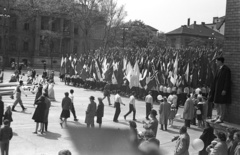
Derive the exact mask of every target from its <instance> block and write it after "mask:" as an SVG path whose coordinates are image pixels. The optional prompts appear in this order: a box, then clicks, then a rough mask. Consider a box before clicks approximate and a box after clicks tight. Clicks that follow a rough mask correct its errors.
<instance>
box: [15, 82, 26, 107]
mask: <svg viewBox="0 0 240 155" xmlns="http://www.w3.org/2000/svg"><path fill="white" fill-rule="evenodd" d="M22 86H23V81H20V82H19V85H18V86H17V87H16V89H15V92H14V93H16V100H15V102H14V103H13V106H12V111H16V110H15V109H14V108H15V106H16V105H17V104H18V103H19V104H20V105H21V107H22V110H23V111H25V110H26V109H27V108H25V107H24V106H23V103H22V98H21V94H22V93H23V94H24V95H25V96H26V97H27V94H25V92H24V90H23V88H22Z"/></svg>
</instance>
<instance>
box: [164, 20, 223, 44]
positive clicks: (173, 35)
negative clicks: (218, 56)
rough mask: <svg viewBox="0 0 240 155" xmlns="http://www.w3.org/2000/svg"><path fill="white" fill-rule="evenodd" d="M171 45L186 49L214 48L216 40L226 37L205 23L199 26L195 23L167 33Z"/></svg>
mask: <svg viewBox="0 0 240 155" xmlns="http://www.w3.org/2000/svg"><path fill="white" fill-rule="evenodd" d="M166 36H167V39H168V42H169V45H170V46H171V47H174V48H184V47H188V46H196V45H202V46H208V47H214V45H215V43H216V40H223V39H224V36H223V35H222V34H220V33H219V32H216V31H214V30H213V29H211V28H209V27H208V26H206V25H205V23H204V22H202V23H201V24H197V23H196V21H194V23H193V24H191V25H190V19H188V24H187V25H183V26H181V27H179V28H177V29H175V30H173V31H170V32H168V33H166Z"/></svg>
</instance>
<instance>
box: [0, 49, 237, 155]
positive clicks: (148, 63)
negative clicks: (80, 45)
mask: <svg viewBox="0 0 240 155" xmlns="http://www.w3.org/2000/svg"><path fill="white" fill-rule="evenodd" d="M111 50H112V49H111ZM111 50H110V51H108V52H106V53H104V54H105V55H104V56H110V57H108V58H103V55H101V53H102V52H100V51H96V52H95V53H93V54H95V55H96V57H95V58H94V59H92V60H94V61H91V62H90V63H89V62H88V61H89V60H87V59H85V57H83V58H81V59H82V62H81V61H76V60H74V59H75V58H70V59H69V58H67V59H65V60H64V62H62V64H61V66H62V72H61V74H60V78H61V79H62V81H64V82H65V84H66V85H72V86H73V87H75V88H76V87H83V88H85V89H99V90H102V91H103V97H99V98H97V100H98V104H97V103H96V101H95V97H94V96H90V97H89V104H88V106H87V109H86V114H85V123H86V126H87V127H91V128H94V127H95V117H97V119H96V122H97V123H98V124H99V128H101V127H102V125H103V123H104V120H103V117H104V106H105V105H104V103H103V100H104V99H105V98H107V100H108V105H109V106H112V105H113V106H114V108H115V113H114V115H113V119H112V121H113V122H115V123H118V122H119V120H118V118H119V115H120V114H121V106H122V105H123V106H126V104H125V103H123V102H122V96H125V97H129V105H128V106H129V111H128V112H127V113H126V114H123V118H124V119H125V120H127V117H128V116H129V115H130V114H131V113H133V117H132V121H130V122H129V126H130V130H131V131H132V133H133V135H134V136H133V138H132V142H133V145H134V146H136V147H137V148H138V149H139V150H141V151H143V152H144V151H146V149H145V148H146V147H150V146H149V145H153V146H154V147H156V148H158V149H159V146H160V144H161V143H160V140H159V139H158V138H157V132H158V130H159V129H160V130H162V131H168V130H169V128H171V127H173V124H174V119H175V118H176V117H177V115H179V113H178V109H179V106H183V113H182V116H183V119H184V120H185V122H184V125H183V126H182V127H181V128H180V130H179V136H176V137H174V138H173V139H172V140H171V141H175V140H176V147H175V149H174V155H188V154H189V152H188V148H189V145H190V136H189V135H188V133H187V130H188V129H191V124H192V125H197V126H198V127H199V128H204V131H203V134H202V135H201V136H200V139H201V140H202V141H203V143H204V148H203V149H202V150H200V152H199V155H208V154H210V155H219V154H222V155H239V154H240V134H239V132H237V131H234V133H233V132H231V135H228V136H226V135H225V134H224V133H222V132H218V133H216V136H215V134H214V132H213V128H212V127H211V126H210V124H209V123H208V122H206V119H207V118H211V117H212V106H213V102H214V103H216V105H215V106H216V108H217V109H218V115H217V117H216V118H214V119H213V121H215V122H216V123H222V122H223V119H224V114H223V113H224V106H223V104H226V103H228V95H229V93H228V92H229V89H230V86H225V85H224V86H225V87H224V88H221V87H219V86H218V85H219V79H220V78H221V76H224V77H226V76H227V75H228V74H229V70H228V68H227V67H226V66H225V65H224V58H223V57H218V58H217V59H216V62H217V66H216V67H218V68H217V69H216V71H215V77H211V74H213V73H212V70H210V69H213V68H212V67H213V66H215V65H214V64H212V62H211V60H212V59H213V58H214V57H215V56H214V55H216V51H208V50H207V49H202V50H200V49H192V48H190V49H185V50H179V51H178V50H176V51H175V50H173V49H165V50H160V53H161V55H158V59H155V58H154V54H156V50H154V49H153V50H151V51H146V50H142V49H141V50H140V51H138V52H136V51H131V52H130V54H129V53H126V51H114V52H111ZM114 50H116V49H114ZM128 52H129V51H128ZM191 52H193V53H191ZM208 52H209V53H208ZM109 53H111V54H110V55H109ZM112 53H113V54H112ZM117 53H118V54H117ZM119 53H121V54H126V55H128V60H127V59H126V61H128V62H124V63H122V64H125V65H123V66H122V67H120V66H121V64H120V63H121V60H123V59H125V58H123V57H121V56H120V54H119ZM133 53H136V54H133ZM157 53H158V52H157ZM189 54H190V55H192V56H196V59H194V60H193V61H192V60H191V59H190V57H187V58H186V60H185V59H184V57H186V56H187V55H188V56H189ZM116 55H117V56H116ZM115 56H116V57H115ZM70 57H71V56H70ZM87 57H89V56H87ZM101 57H102V58H103V59H102V60H103V61H102V64H101V63H99V61H98V60H100V59H101ZM90 58H91V56H90ZM111 58H112V60H110V59H111ZM122 58H123V59H122ZM104 59H105V60H104ZM214 59H215V58H214ZM70 60H71V61H70ZM135 60H136V61H135ZM138 60H139V61H138ZM205 60H209V61H207V63H209V65H210V66H211V67H210V69H209V67H207V68H205V67H204V66H201V65H202V64H201V63H202V62H204V61H205ZM104 61H105V62H104ZM132 61H135V65H134V67H132V68H131V67H130V66H131V64H134V62H132ZM80 63H82V64H81V65H80V66H79V64H80ZM88 63H89V64H90V66H89V70H88V66H87V65H88ZM184 63H185V64H184ZM69 64H70V66H69ZM114 64H115V65H114ZM116 64H117V65H116ZM127 64H129V65H127ZM176 64H177V65H176ZM186 64H187V65H186ZM190 64H191V65H190ZM105 65H106V68H104V67H105ZM94 66H95V68H94ZM124 66H125V67H126V68H127V67H130V70H128V71H127V69H125V71H124ZM136 66H138V67H136ZM139 66H142V68H141V67H139ZM162 66H164V67H162ZM184 66H185V67H186V68H185V69H186V70H185V71H186V72H185V71H184V72H183V70H184V69H182V67H183V68H184ZM189 66H191V67H189ZM111 67H112V72H110V73H109V70H111ZM114 67H116V68H115V69H113V68H114ZM140 68H141V73H143V74H142V75H140V74H139V75H140V76H141V77H142V78H139V80H138V81H137V85H134V84H133V83H134V82H133V81H132V80H133V79H131V77H134V76H135V72H134V71H136V70H138V69H139V71H140ZM104 69H105V73H104V72H103V71H101V72H100V70H104ZM154 69H155V70H154ZM203 69H204V70H207V71H208V72H207V73H205V72H204V71H203ZM63 70H64V71H63ZM145 70H146V71H147V73H146V74H148V75H149V77H150V79H149V80H145V85H144V84H142V83H143V82H142V81H144V80H143V79H144V77H146V76H144V73H145ZM149 70H151V71H149ZM181 70H182V71H181ZM190 70H192V71H190ZM209 70H210V71H209ZM187 71H188V72H187ZM196 71H197V72H196ZM221 71H224V72H223V73H221ZM87 72H88V76H86V75H87V74H86V73H87ZM99 73H101V74H99ZM139 73H140V72H139ZM155 73H156V74H157V76H154V75H155ZM183 73H184V74H183ZM195 73H196V74H197V76H196V75H194V74H195ZM109 75H110V77H111V78H110V79H109ZM159 75H160V76H159ZM185 75H187V76H188V77H186V78H185ZM200 75H201V76H200ZM203 75H205V76H203ZM206 75H208V76H206ZM225 75H226V76H225ZM14 76H15V79H16V81H19V85H18V86H17V87H16V90H15V94H16V98H15V102H14V104H13V105H12V107H11V106H10V105H9V106H8V107H7V110H6V111H5V113H4V112H3V109H4V107H3V105H4V103H3V102H2V101H1V98H0V101H1V102H0V110H2V111H0V114H2V117H4V125H5V126H6V127H5V126H4V128H7V129H6V130H9V131H10V130H12V129H11V127H10V123H11V122H12V121H13V120H12V117H11V115H12V111H13V112H14V111H16V109H15V108H16V106H17V104H18V103H19V104H20V106H21V108H22V110H23V111H25V110H26V108H25V107H24V105H23V103H22V99H21V95H22V94H24V95H26V94H25V93H24V89H23V81H22V79H23V78H22V76H24V74H21V70H20V71H19V70H16V71H15V73H14ZM128 76H131V77H130V78H129V77H128ZM12 77H13V76H12ZM12 77H11V80H12ZM27 77H28V79H30V81H29V80H28V82H29V83H31V84H32V89H31V92H32V93H33V94H36V97H35V100H34V103H33V104H34V106H35V105H36V109H35V111H34V114H33V117H32V119H33V120H34V121H35V122H36V128H35V131H34V132H33V133H34V134H38V132H40V133H41V134H44V133H45V132H48V115H49V109H50V107H51V101H55V95H54V94H55V93H54V71H52V72H51V73H50V74H49V72H47V71H46V68H45V69H44V71H43V74H42V77H41V78H39V76H38V75H37V74H36V71H35V70H34V69H30V68H29V69H28V72H27ZM113 77H115V81H114V78H113ZM116 77H118V78H116ZM119 77H121V78H122V79H119ZM151 77H153V78H151ZM198 77H200V78H198ZM229 78H230V77H228V79H226V78H225V81H224V82H226V81H227V82H229V81H228V80H229ZM140 79H141V80H140ZM153 79H154V80H155V83H154V85H155V86H154V87H150V86H149V85H148V84H149V82H151V80H153ZM190 79H191V80H190ZM207 79H208V80H210V79H212V81H213V84H212V85H210V84H207V83H208V82H207ZM11 80H10V81H11ZM134 80H135V79H134ZM119 81H122V82H119ZM203 81H205V82H203ZM11 82H13V81H11ZM132 82H133V83H132ZM220 82H221V81H220ZM139 83H141V84H139ZM132 84H133V85H132ZM227 84H228V83H227ZM227 84H226V85H227ZM131 86H132V87H131ZM144 86H146V87H144ZM219 89H221V91H220V93H222V96H224V97H226V98H227V99H225V98H224V97H222V99H221V100H220V101H222V100H224V101H225V102H224V103H221V102H220V101H219V100H217V99H218V95H219V94H218V93H216V92H217V91H219ZM213 90H214V91H213ZM111 94H114V102H113V104H112V102H111V99H110V95H111ZM64 95H65V97H64V98H63V99H62V104H61V106H62V111H61V113H60V126H61V127H62V128H64V127H66V126H67V119H68V118H69V117H70V113H72V114H73V117H74V121H78V118H77V116H76V111H75V107H74V100H75V96H74V90H73V89H70V91H69V92H65V93H64ZM26 96H27V95H26ZM136 99H143V100H144V101H145V105H146V107H145V108H146V113H145V115H144V116H145V118H146V121H143V128H144V130H145V131H144V132H139V131H138V130H137V124H136V120H137V119H138V118H137V116H136V113H137V109H136V105H135V102H136ZM154 104H157V105H159V108H158V109H157V110H156V109H154V108H153V105H154ZM3 113H4V114H3ZM141 115H142V114H141ZM157 115H159V117H157ZM196 120H197V123H196ZM0 124H2V122H0ZM159 124H160V128H159V127H158V125H159ZM39 126H40V129H39ZM229 132H230V131H229ZM11 138H12V136H11V135H10V136H8V140H7V142H8V143H9V140H11ZM0 141H1V132H0ZM1 145H4V146H3V147H2V150H5V151H8V144H4V143H3V144H1Z"/></svg>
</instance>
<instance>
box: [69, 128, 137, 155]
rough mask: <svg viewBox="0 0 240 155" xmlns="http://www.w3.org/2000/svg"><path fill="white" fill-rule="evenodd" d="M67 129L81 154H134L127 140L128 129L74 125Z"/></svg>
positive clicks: (128, 135)
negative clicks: (78, 126)
mask: <svg viewBox="0 0 240 155" xmlns="http://www.w3.org/2000/svg"><path fill="white" fill-rule="evenodd" d="M67 130H68V132H69V135H70V138H71V141H72V143H73V144H74V145H75V148H77V150H78V153H79V154H81V155H136V153H135V152H134V151H133V148H132V147H131V146H132V145H131V143H130V140H129V137H130V132H129V130H119V129H108V128H101V129H98V128H76V127H74V126H72V127H69V128H68V129H67Z"/></svg>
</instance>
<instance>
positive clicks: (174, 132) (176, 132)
mask: <svg viewBox="0 0 240 155" xmlns="http://www.w3.org/2000/svg"><path fill="white" fill-rule="evenodd" d="M166 132H168V133H171V134H179V132H178V131H173V130H169V129H168V130H167V131H166Z"/></svg>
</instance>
